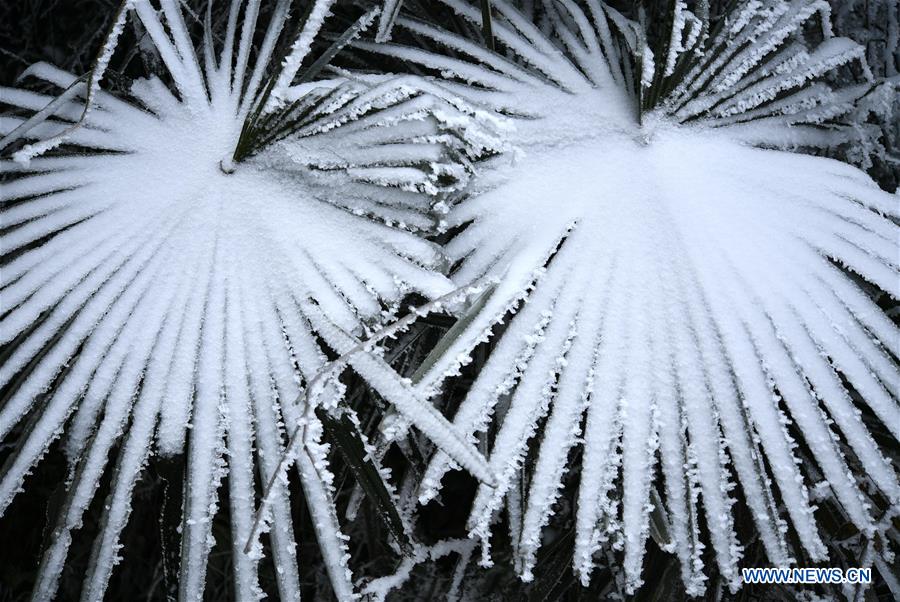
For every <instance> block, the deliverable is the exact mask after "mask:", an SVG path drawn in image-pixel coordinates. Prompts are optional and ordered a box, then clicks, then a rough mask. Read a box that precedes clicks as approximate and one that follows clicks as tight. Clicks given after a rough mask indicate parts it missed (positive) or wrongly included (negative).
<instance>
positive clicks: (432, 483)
mask: <svg viewBox="0 0 900 602" xmlns="http://www.w3.org/2000/svg"><path fill="white" fill-rule="evenodd" d="M442 4H444V5H445V6H446V7H448V8H449V10H451V11H453V12H454V13H455V14H456V15H457V16H458V17H459V18H460V19H462V20H466V21H468V22H470V23H471V25H472V26H477V25H478V24H480V21H481V12H480V10H479V7H478V5H477V3H470V2H465V1H464V0H442ZM492 5H493V9H494V18H493V23H492V27H493V33H494V38H495V41H496V43H497V52H490V51H489V50H486V49H485V48H484V47H483V46H481V45H480V44H477V43H475V42H473V41H471V40H468V39H466V38H464V37H461V36H460V35H458V34H454V33H451V32H449V31H446V30H443V29H441V28H440V27H437V26H435V25H432V24H429V23H426V22H423V21H420V20H417V19H413V18H406V17H401V18H398V19H397V20H396V27H397V28H402V29H403V30H405V31H406V32H408V33H409V34H412V36H413V39H420V40H427V41H428V44H429V45H430V46H431V48H429V49H422V48H414V47H408V46H402V45H396V44H388V45H374V44H369V43H365V42H359V43H358V44H357V47H358V48H360V49H361V50H364V51H367V52H373V53H378V54H380V55H383V56H388V57H392V58H395V59H398V60H399V61H403V62H406V63H413V64H416V65H419V66H420V68H422V69H427V70H430V71H432V72H434V73H435V74H439V75H440V78H441V81H440V86H441V87H443V88H444V89H446V90H447V91H448V93H450V94H456V95H458V96H460V97H462V98H465V99H467V100H468V101H469V102H471V103H473V104H474V105H476V106H478V107H480V108H481V109H482V110H484V111H491V112H494V113H495V114H497V115H503V116H506V117H509V118H510V119H511V120H512V122H513V125H514V126H515V131H513V132H512V133H510V134H509V135H508V136H507V137H506V141H507V142H508V143H509V144H510V145H512V146H514V147H517V148H518V151H517V152H515V153H510V154H500V155H499V156H498V155H494V156H492V158H491V159H489V160H486V161H484V162H482V163H481V164H479V166H478V168H479V174H478V177H477V178H476V179H475V180H474V181H473V183H472V185H471V187H470V189H469V195H468V197H467V198H466V199H464V200H462V201H461V202H459V203H457V204H455V205H454V206H453V207H451V209H450V211H449V213H448V215H447V216H446V218H445V221H446V225H447V227H448V228H457V230H455V234H454V236H453V237H452V238H451V240H450V241H449V242H448V243H447V244H446V246H445V251H446V253H447V254H448V255H449V257H450V259H451V260H452V261H454V262H458V267H457V268H456V270H455V272H454V274H453V276H454V277H455V278H457V279H458V281H459V282H468V281H471V280H472V279H475V278H478V277H481V276H483V275H486V274H503V278H502V279H501V282H500V284H498V286H497V287H496V288H495V289H494V290H493V291H492V293H491V294H490V296H489V298H487V299H486V300H485V301H484V302H483V303H481V304H480V306H479V307H478V310H477V311H476V312H475V314H474V316H472V315H470V316H467V324H466V326H465V328H463V329H461V331H458V332H454V334H453V338H452V340H450V341H448V342H447V344H446V345H445V347H444V352H443V353H442V355H441V357H439V358H437V359H436V360H435V361H433V362H430V364H429V368H428V370H427V372H426V373H425V374H424V375H423V377H422V379H421V380H420V382H419V384H418V385H417V386H418V387H419V388H420V389H421V390H422V392H423V394H432V393H434V392H435V391H436V390H437V389H438V388H439V385H440V383H441V382H442V381H443V380H444V379H445V378H446V377H448V376H449V375H452V374H455V373H456V372H457V371H458V370H459V368H460V366H461V365H463V364H465V363H466V362H468V361H469V357H468V354H469V352H470V351H471V350H472V349H473V347H474V346H475V345H476V344H477V343H478V342H480V341H482V340H484V339H485V338H486V337H489V336H490V333H491V330H492V328H493V326H494V324H495V323H496V322H497V321H499V320H501V319H502V317H503V316H504V314H506V313H507V312H509V311H513V312H514V314H515V315H514V317H513V318H512V319H511V321H510V323H509V325H508V326H507V327H506V329H505V330H504V332H503V335H502V337H500V338H499V339H498V340H496V341H494V348H493V350H492V352H491V355H490V357H489V359H488V360H487V362H486V363H485V365H484V367H483V369H482V370H481V372H480V374H479V375H478V378H477V380H476V381H475V382H474V384H473V385H472V387H471V389H470V390H469V391H468V394H467V397H466V399H465V400H464V401H463V403H462V405H461V406H460V408H459V410H458V411H457V413H456V416H455V418H454V423H455V424H456V426H457V428H458V429H459V430H460V431H462V432H464V433H468V434H470V435H471V441H472V442H475V441H476V440H477V434H478V433H479V432H481V431H485V430H486V429H487V426H488V424H489V423H491V422H492V421H493V422H494V424H495V425H496V436H495V437H494V438H493V441H492V442H491V448H490V458H489V461H490V466H491V467H492V469H493V470H494V473H495V474H496V475H497V477H498V484H497V487H495V488H488V487H481V488H480V489H479V492H478V495H477V497H476V499H475V502H474V507H473V508H472V511H471V515H470V519H469V528H470V533H471V534H472V535H473V536H475V537H477V538H479V539H481V540H482V543H483V549H484V553H485V556H487V555H488V553H489V543H490V537H491V530H492V524H493V523H494V522H495V520H496V519H497V517H498V516H499V513H500V510H501V508H503V505H504V500H505V498H507V496H510V495H512V493H513V490H514V488H515V487H517V486H518V485H517V484H518V483H519V482H520V479H523V478H524V477H523V476H522V475H523V471H526V470H527V482H528V483H529V485H528V489H527V494H526V496H525V499H524V514H523V516H522V517H521V521H512V520H511V521H510V527H511V528H512V529H514V532H513V533H511V534H510V538H511V540H512V541H513V542H515V545H516V552H515V555H516V567H517V570H518V571H519V573H520V575H521V576H522V577H523V579H526V580H530V579H532V578H533V575H532V568H533V567H534V564H535V560H536V555H537V551H538V549H539V547H540V544H541V533H542V529H543V527H544V526H545V525H546V524H547V522H548V520H549V519H550V516H551V513H552V510H553V507H554V503H555V501H556V500H557V497H558V495H559V492H560V486H561V485H560V483H561V479H562V477H563V474H564V473H565V472H566V470H567V464H568V458H569V454H570V452H571V451H572V450H573V448H574V447H575V446H576V445H581V446H582V450H581V458H582V460H581V463H580V467H581V470H580V475H579V481H580V482H579V489H578V504H577V511H576V512H577V514H576V536H575V555H574V569H575V570H576V572H577V574H578V575H579V576H580V578H581V580H582V582H583V583H587V582H588V581H589V579H590V576H591V572H592V570H593V567H594V565H595V563H596V559H597V558H598V557H599V556H600V555H601V554H605V552H606V550H609V549H610V548H611V549H615V550H622V553H623V561H624V572H625V575H626V586H627V590H628V591H630V592H632V591H634V590H635V589H636V588H637V587H638V586H639V585H640V584H641V573H642V565H643V556H644V550H645V543H646V539H647V537H648V533H649V531H650V525H649V514H650V509H651V508H652V507H653V506H652V505H651V504H650V503H649V502H650V498H651V495H650V492H651V490H652V488H653V485H654V480H655V479H654V474H655V472H656V470H657V467H658V468H659V470H660V473H661V475H662V477H663V482H662V483H660V493H661V494H662V500H661V501H662V503H664V506H665V508H664V509H665V510H666V513H667V515H668V520H669V523H670V524H669V526H670V537H671V541H670V542H668V544H667V546H666V547H667V548H668V549H670V550H671V551H673V552H674V553H675V554H676V555H677V557H678V559H679V562H680V565H681V572H682V579H683V581H684V583H685V586H686V588H687V591H688V593H690V594H692V595H697V594H700V593H701V592H702V591H703V590H704V587H705V584H704V581H705V579H706V572H705V570H704V566H703V558H704V555H703V549H704V545H705V542H704V541H703V540H704V538H703V537H701V529H700V528H699V526H698V522H699V521H701V520H705V522H706V524H707V526H708V529H706V532H707V533H708V541H709V543H710V544H711V546H712V548H713V550H714V552H715V554H714V558H715V562H716V563H717V565H718V570H719V573H720V575H722V577H723V578H724V580H725V582H726V583H728V584H729V585H730V587H732V588H737V587H739V585H740V575H739V571H738V570H737V567H738V565H739V562H740V560H741V555H742V544H741V542H740V541H739V540H738V536H737V533H736V531H735V528H734V518H733V514H732V512H731V507H732V505H733V504H734V502H735V496H736V494H737V492H736V490H735V485H736V484H739V485H740V495H741V496H742V497H743V500H744V502H745V503H746V504H747V506H748V507H749V509H750V511H751V514H752V516H753V520H754V522H755V524H756V528H757V531H758V533H759V537H760V539H761V541H762V543H763V545H764V546H765V550H766V553H767V554H768V556H769V559H770V560H771V562H772V563H774V564H776V565H788V564H790V563H792V562H793V561H794V559H795V558H796V554H797V552H798V551H797V550H794V549H792V547H791V545H790V544H789V538H788V532H789V531H792V533H793V535H792V537H793V536H795V537H796V540H797V541H799V543H800V545H801V546H802V549H803V551H804V552H805V553H806V554H807V555H808V557H809V558H811V559H813V560H824V558H825V556H826V554H827V551H826V547H825V545H824V544H823V542H822V539H821V536H820V533H819V529H818V526H817V524H816V517H815V509H816V507H815V505H814V503H813V501H812V500H811V499H810V494H809V490H808V484H810V482H811V479H812V478H813V475H816V474H820V475H821V478H823V479H824V482H825V483H826V484H827V488H828V489H829V490H830V493H831V494H832V495H833V496H834V498H835V499H836V500H837V501H838V504H839V507H840V508H841V511H842V512H843V513H845V515H846V517H847V519H848V520H849V521H850V522H851V523H852V524H854V525H855V526H856V527H857V528H858V529H859V530H860V531H861V532H863V533H866V534H869V535H871V534H873V533H874V532H875V531H876V530H877V529H876V521H875V517H873V515H872V512H873V495H874V493H873V492H874V491H877V492H878V495H881V496H883V499H886V500H888V503H889V504H891V505H892V506H895V505H896V504H898V503H900V486H898V481H897V475H896V469H895V467H894V466H893V465H892V464H890V463H889V462H888V460H887V459H886V458H885V456H884V454H883V452H882V450H881V449H880V448H879V445H878V444H877V443H876V442H875V440H874V439H873V438H872V436H871V435H870V433H869V432H868V430H867V428H866V426H865V425H864V424H863V422H862V420H861V417H860V408H859V407H858V406H857V405H856V404H857V402H855V401H854V398H853V397H852V396H851V392H850V390H852V391H854V392H855V393H858V394H859V396H860V398H861V399H862V400H863V402H864V403H865V404H866V405H867V406H868V408H867V409H868V411H870V412H871V413H872V414H874V415H875V416H877V419H878V420H880V421H881V422H882V423H883V425H884V427H885V428H886V429H887V430H888V431H889V432H890V436H891V437H893V438H894V439H897V438H898V437H900V431H898V425H900V410H898V398H900V390H898V387H897V383H898V382H900V371H898V358H900V346H898V345H900V336H898V329H897V327H896V326H895V325H894V324H893V323H892V322H891V320H890V319H888V318H887V317H886V316H885V314H884V312H883V311H882V310H881V309H880V308H879V307H878V306H877V305H876V304H874V303H873V302H872V300H871V299H870V297H868V296H867V295H866V294H865V293H864V292H863V291H862V290H861V289H860V287H859V286H858V285H857V284H856V283H855V282H854V280H853V278H852V277H851V273H855V274H856V275H857V276H859V277H861V278H862V279H864V280H866V281H868V282H870V283H872V284H873V285H875V286H877V287H878V288H880V289H881V290H883V291H885V292H886V293H887V294H889V295H890V296H892V297H893V298H894V299H898V298H900V288H898V282H900V265H898V254H897V240H898V237H900V228H898V225H897V220H898V219H900V206H898V199H897V197H896V196H895V195H891V194H888V193H886V192H884V191H882V190H880V189H879V188H878V187H877V186H876V185H875V184H874V183H873V182H872V181H871V179H870V178H869V177H868V176H867V175H866V174H864V173H863V172H861V171H859V170H858V169H856V168H853V167H850V166H848V165H846V164H842V163H839V162H837V161H833V160H830V159H825V158H821V157H814V156H808V155H804V154H798V153H792V152H787V151H791V150H798V149H814V150H815V149H824V148H831V147H835V146H838V145H841V144H846V143H848V142H850V141H852V140H854V139H856V137H857V136H859V135H861V132H860V130H859V128H857V127H855V124H853V123H852V122H848V121H844V118H845V117H846V116H848V115H850V114H852V112H853V111H854V110H855V109H856V107H857V106H858V105H859V103H860V102H861V99H865V98H866V96H867V95H870V94H872V91H873V88H875V87H876V86H882V87H883V86H891V85H892V84H891V83H890V82H871V81H869V82H865V81H864V82H863V83H861V84H859V85H858V86H846V87H837V88H836V87H835V86H833V85H830V84H828V83H827V82H826V79H825V76H826V75H827V74H828V73H829V72H831V71H833V70H834V69H836V68H839V67H842V66H845V65H848V64H851V63H852V64H854V65H855V66H856V67H857V68H859V69H860V71H861V72H862V73H863V74H867V70H866V68H865V64H864V62H863V58H864V57H863V51H862V48H861V47H860V46H859V45H857V44H855V43H854V42H852V41H850V40H848V39H844V38H836V37H833V35H832V33H831V30H830V24H829V23H830V22H829V11H828V4H827V3H826V2H824V0H792V1H789V2H780V1H775V0H751V1H747V2H742V3H737V6H736V8H735V9H734V11H733V12H732V13H731V14H730V15H729V16H728V18H726V19H724V20H723V21H721V23H720V25H719V26H718V27H717V28H715V29H710V31H709V32H708V34H707V33H706V32H705V31H704V30H705V24H704V19H705V17H704V18H701V17H697V16H695V15H693V14H691V13H690V12H689V11H688V10H687V7H686V5H685V3H684V2H674V5H675V13H674V17H673V18H672V19H671V28H670V30H669V31H670V38H669V39H668V40H667V41H666V44H665V47H666V48H667V49H668V50H667V52H664V53H660V52H659V51H656V52H653V48H650V47H649V45H648V44H647V41H646V40H647V37H646V35H645V31H644V30H643V29H642V28H641V27H640V26H639V25H638V24H636V23H634V22H632V21H629V20H628V19H626V18H625V17H624V16H623V15H622V14H620V13H618V12H617V11H615V10H614V9H613V8H611V7H610V6H608V5H606V4H604V3H603V2H600V1H599V0H585V1H584V2H576V1H575V0H553V1H551V0H548V1H546V2H543V3H540V7H539V9H538V10H537V11H535V12H534V13H533V16H534V20H533V19H532V13H529V14H526V13H523V12H520V11H519V10H518V9H517V7H516V6H514V5H513V4H512V3H511V2H509V1H504V0H497V1H495V2H492ZM814 26H815V27H814ZM810 29H817V31H818V32H819V34H820V35H821V36H822V37H821V39H819V41H816V39H815V38H813V39H810V38H808V37H807V36H806V35H805V33H806V31H807V30H810ZM398 35H399V34H397V31H395V38H396V37H397V36H398ZM443 49H447V50H449V51H450V52H448V53H446V54H445V53H444V52H443ZM862 134H864V135H869V134H872V132H871V131H870V132H862ZM526 296H527V303H524V304H520V303H519V301H520V300H521V299H522V298H523V297H526ZM498 408H501V409H502V413H500V411H499V410H498ZM539 425H542V427H541V428H540V429H539V428H538V426H539ZM582 425H583V426H582ZM796 435H799V437H800V438H801V439H800V441H798V440H796V439H795V436H796ZM801 443H802V444H803V445H805V446H806V448H807V449H808V450H809V456H807V457H808V458H810V462H812V463H814V464H809V465H803V464H801V463H800V462H799V460H798V453H797V451H796V448H797V447H798V445H800V444H801ZM530 447H533V448H536V455H535V456H534V457H535V458H536V460H535V462H534V464H533V465H532V466H527V467H526V466H523V462H524V459H525V457H526V453H527V452H528V450H529V448H530ZM848 454H849V455H850V456H851V457H849V458H848ZM848 463H850V464H854V465H859V466H861V467H862V468H863V471H864V473H865V474H861V473H856V474H854V473H853V472H852V471H851V470H850V469H849V468H848ZM451 466H452V460H451V459H450V458H448V457H447V456H446V454H444V453H442V452H440V451H439V452H438V453H437V454H436V455H435V457H434V458H433V459H432V461H431V463H430V465H429V467H428V469H427V471H426V473H425V476H424V479H423V481H422V484H421V489H420V496H421V500H422V501H428V500H430V499H432V498H433V497H434V496H435V495H436V494H437V492H438V490H439V488H440V483H441V478H442V476H443V475H444V474H445V473H446V471H447V470H448V469H449V468H450V467H451ZM819 471H820V472H819ZM485 561H488V559H487V558H485Z"/></svg>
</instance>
